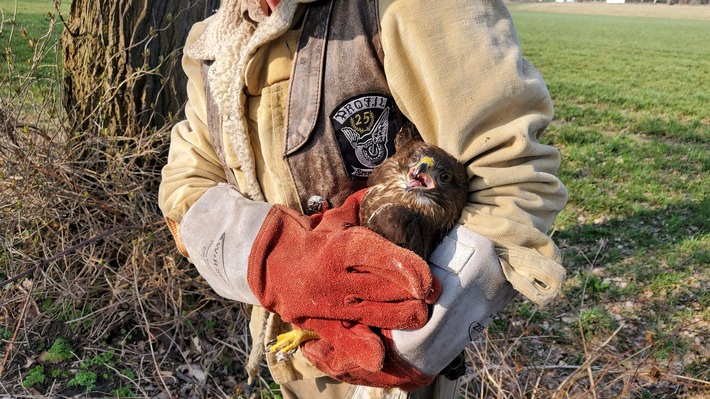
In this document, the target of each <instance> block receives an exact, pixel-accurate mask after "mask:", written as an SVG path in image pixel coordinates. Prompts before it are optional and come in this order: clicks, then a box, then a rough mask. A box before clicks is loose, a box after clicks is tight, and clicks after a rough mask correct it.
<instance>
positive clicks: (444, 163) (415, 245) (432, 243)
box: [360, 123, 468, 259]
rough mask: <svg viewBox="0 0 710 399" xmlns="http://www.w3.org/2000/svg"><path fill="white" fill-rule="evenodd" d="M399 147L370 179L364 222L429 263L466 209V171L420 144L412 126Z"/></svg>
mask: <svg viewBox="0 0 710 399" xmlns="http://www.w3.org/2000/svg"><path fill="white" fill-rule="evenodd" d="M395 149H396V153H395V154H394V155H393V156H392V157H390V158H389V159H387V160H386V161H384V162H383V163H382V164H381V165H379V166H378V167H377V168H375V170H373V172H372V174H371V175H370V178H369V179H368V181H367V185H368V186H369V189H368V190H367V193H366V194H365V197H364V198H363V199H362V203H361V205H360V223H361V224H362V225H363V226H365V227H367V228H369V229H371V230H373V231H375V232H376V233H378V234H380V235H381V236H383V237H385V238H387V239H388V240H390V241H392V242H393V243H395V244H397V245H399V246H402V247H404V248H407V249H409V250H412V251H414V252H415V253H416V254H417V255H419V256H421V257H422V258H424V259H427V258H428V257H429V255H430V254H431V251H432V250H433V249H434V247H436V246H437V245H438V244H439V242H441V240H442V239H443V238H444V235H446V233H447V232H448V231H449V230H451V228H452V227H454V225H455V224H456V221H457V220H458V219H459V217H460V215H461V211H462V210H463V207H464V205H466V200H467V197H468V177H467V174H466V168H465V167H464V166H463V165H462V164H461V163H459V162H458V161H457V160H456V158H454V157H453V156H451V155H450V154H448V153H447V152H445V151H444V150H442V149H441V148H439V147H436V146H434V145H432V144H427V143H425V142H423V141H421V140H420V139H419V134H418V133H417V132H416V130H415V128H414V126H413V125H412V124H411V123H407V124H406V125H405V126H404V127H403V128H402V130H401V131H400V132H399V134H397V136H396V138H395Z"/></svg>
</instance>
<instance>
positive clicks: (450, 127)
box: [380, 0, 567, 304]
mask: <svg viewBox="0 0 710 399" xmlns="http://www.w3.org/2000/svg"><path fill="white" fill-rule="evenodd" d="M380 18H381V29H382V33H381V37H382V47H383V51H384V67H385V72H386V74H387V79H388V82H389V85H390V90H391V91H392V94H393V96H394V99H395V101H396V102H397V104H398V106H399V107H400V108H401V109H402V111H403V112H404V114H405V115H406V116H407V117H408V118H409V119H410V120H411V121H412V122H413V123H414V124H415V125H416V126H417V128H418V129H419V131H420V133H421V135H422V137H423V139H424V140H425V141H427V142H430V143H433V144H435V145H438V146H440V147H442V148H443V149H444V150H446V151H447V152H449V153H451V154H452V155H454V156H455V157H456V158H458V159H459V161H461V162H464V163H465V165H466V167H467V170H468V173H469V176H470V177H471V178H470V181H469V202H468V204H467V206H466V208H465V209H464V212H463V215H462V217H461V223H462V224H463V225H464V226H466V227H467V228H469V229H471V230H473V231H475V232H477V233H479V234H481V235H482V236H484V237H486V238H488V239H490V240H492V241H493V242H494V243H495V245H496V248H497V252H498V254H499V255H500V257H501V262H502V266H503V271H504V272H505V274H506V277H507V278H508V280H509V281H510V282H511V283H512V284H513V286H514V287H515V288H516V289H517V290H518V291H520V292H522V293H523V294H524V295H525V296H527V297H528V298H529V299H531V300H533V301H535V302H537V303H539V304H544V303H546V302H548V301H549V300H550V299H551V298H553V297H554V296H555V294H556V293H557V291H558V290H559V288H560V285H561V283H562V280H563V278H564V270H563V269H562V267H561V266H560V265H559V263H560V261H561V260H560V255H559V251H558V249H557V247H556V246H555V245H554V243H553V242H552V240H551V238H550V237H549V236H548V235H547V231H548V229H549V228H550V227H551V225H552V222H553V220H554V218H555V216H556V215H557V214H558V213H559V212H560V210H561V209H562V208H563V207H564V206H565V204H566V199H567V192H566V189H565V187H564V186H563V184H562V183H561V182H560V180H559V179H558V178H557V176H556V173H557V170H558V168H559V166H560V155H559V152H558V151H557V149H555V148H553V147H551V146H549V145H545V144H541V143H540V141H539V138H540V135H541V134H542V133H543V132H544V130H545V129H546V127H547V125H548V124H549V123H550V120H551V118H552V112H553V110H552V102H551V99H550V95H549V93H548V91H547V88H546V86H545V82H544V81H543V78H542V76H541V75H540V74H539V73H538V71H537V70H536V69H535V68H534V67H533V66H532V65H531V64H529V63H528V62H527V61H526V60H525V59H524V58H523V56H522V53H521V47H520V43H519V41H518V38H517V34H516V32H515V30H514V27H513V22H512V19H511V17H510V14H509V13H508V11H507V9H506V8H505V6H504V5H503V3H502V1H467V0H451V1H445V2H437V3H436V5H433V4H431V3H427V2H421V1H414V0H382V1H380Z"/></svg>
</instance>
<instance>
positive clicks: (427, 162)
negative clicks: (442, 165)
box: [405, 157, 436, 191]
mask: <svg viewBox="0 0 710 399" xmlns="http://www.w3.org/2000/svg"><path fill="white" fill-rule="evenodd" d="M433 168H434V159H433V158H431V157H424V158H422V159H420V160H419V163H417V164H416V165H415V166H414V167H413V168H412V169H410V171H409V176H408V177H409V183H408V184H407V187H406V188H405V191H410V190H413V189H423V190H429V189H432V188H434V187H436V183H435V182H434V178H433V177H432V176H431V174H430V171H431V170H432V169H433Z"/></svg>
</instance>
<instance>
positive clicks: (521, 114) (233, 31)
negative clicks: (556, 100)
mask: <svg viewBox="0 0 710 399" xmlns="http://www.w3.org/2000/svg"><path fill="white" fill-rule="evenodd" d="M308 2H310V1H302V2H299V1H293V0H282V2H281V4H280V5H279V7H278V8H277V9H276V10H275V11H274V13H273V14H272V15H271V16H269V17H264V16H263V15H258V10H249V12H247V11H245V9H244V8H241V6H240V5H234V6H233V7H235V9H232V10H229V9H225V8H223V9H221V10H220V11H219V12H218V14H216V15H215V16H213V17H211V18H209V19H208V20H206V21H204V22H202V23H198V24H196V25H195V26H194V27H193V29H192V31H191V34H190V37H189V38H188V42H187V45H186V51H185V53H186V55H185V57H184V58H183V68H184V70H185V73H186V74H187V76H188V77H189V83H188V97H189V101H188V103H187V105H186V108H185V112H186V119H185V120H184V121H183V122H181V123H179V124H177V125H176V126H175V127H174V128H173V131H172V135H171V146H170V153H169V157H168V162H167V164H166V166H165V167H164V169H163V180H162V183H161V186H160V195H159V200H160V207H161V209H162V211H163V213H164V215H165V216H166V218H168V219H169V220H170V221H171V222H170V223H171V224H172V229H173V230H174V231H177V230H176V228H177V226H178V225H179V223H180V221H181V220H182V217H183V216H184V215H185V213H186V212H187V210H188V209H189V208H190V206H191V205H192V204H193V203H194V202H195V201H196V200H197V199H198V198H199V197H200V196H201V195H202V194H203V193H204V192H205V191H206V190H208V189H209V188H211V187H213V186H215V185H216V184H218V183H220V182H224V181H225V172H224V169H223V165H222V164H221V161H220V157H219V156H218V155H217V153H216V152H215V149H214V148H213V146H212V143H211V140H210V136H209V132H208V128H207V123H208V120H209V118H210V117H214V116H210V115H207V111H206V110H207V106H206V96H205V81H204V77H203V74H202V72H203V63H204V62H209V63H211V66H210V70H209V75H208V77H207V79H209V83H210V88H211V89H212V90H213V96H214V100H215V102H216V103H217V106H218V107H219V111H220V115H221V116H220V118H221V121H220V122H221V125H222V132H223V137H222V139H223V140H222V141H223V143H224V153H225V158H226V164H227V166H228V167H229V168H230V169H231V170H232V171H233V172H234V174H235V176H236V181H237V186H238V188H239V189H240V191H241V192H242V193H243V194H245V195H247V196H248V197H250V198H252V199H254V200H265V201H268V202H271V203H278V204H285V205H288V206H290V207H293V208H295V209H301V205H300V202H299V198H298V194H297V190H296V187H295V183H294V180H293V177H292V175H291V170H290V169H289V166H288V164H287V162H286V161H285V160H284V140H285V137H284V131H285V124H286V109H287V105H288V100H289V98H288V92H289V90H288V89H289V84H290V74H291V70H292V60H293V58H294V51H295V49H296V44H297V42H298V37H299V31H298V26H292V22H293V21H294V20H297V19H298V16H300V15H302V14H301V12H302V10H303V7H299V3H308ZM235 3H238V2H235ZM227 4H229V3H227ZM432 4H433V3H431V2H424V1H415V0H380V1H379V6H378V11H379V22H380V41H381V46H382V51H383V53H384V63H383V68H384V72H385V75H386V76H387V83H388V86H389V91H390V93H391V95H392V97H393V98H394V101H395V102H396V104H397V106H398V107H399V109H400V110H401V111H402V113H403V114H404V115H405V116H406V117H407V118H408V119H410V120H411V121H412V122H414V124H415V125H416V126H417V127H418V128H419V130H420V132H421V134H422V137H423V139H424V140H425V141H427V142H431V143H433V144H436V145H438V146H440V147H442V148H443V149H445V150H446V151H448V152H449V153H451V154H453V155H454V156H456V157H457V158H458V159H459V160H460V161H462V162H464V163H465V165H466V167H467V170H468V172H469V176H471V179H470V182H469V193H470V194H469V203H468V205H467V206H466V208H465V210H464V212H463V214H462V216H461V219H460V222H461V223H462V224H463V225H465V226H466V227H468V228H470V229H472V230H474V231H476V232H478V233H480V234H482V235H484V236H486V237H488V238H490V239H491V240H492V241H494V242H495V244H496V247H497V248H498V253H499V255H500V259H501V265H502V266H503V270H504V273H505V275H506V277H507V278H508V280H509V281H510V282H511V284H513V286H514V287H515V288H516V289H517V290H518V291H520V292H522V293H523V294H524V295H525V296H526V297H528V298H530V299H531V300H533V301H535V302H537V303H539V304H544V303H547V302H548V301H549V300H550V299H551V298H553V297H554V295H555V294H556V293H557V291H558V290H559V288H560V285H561V283H562V281H563V279H564V270H563V269H562V267H561V265H560V262H561V259H560V255H559V251H558V249H557V247H556V246H555V245H554V243H553V242H552V240H551V239H550V237H549V236H548V235H547V231H548V230H549V229H550V227H551V225H552V222H553V220H554V218H555V216H556V215H557V213H558V212H559V211H560V210H561V209H562V208H563V207H564V206H565V203H566V199H567V193H566V190H565V188H564V186H563V185H562V183H561V182H560V180H559V179H558V178H557V177H556V173H557V169H558V168H559V165H560V157H559V153H558V151H557V150H556V149H555V148H553V147H550V146H548V145H544V144H541V143H540V142H539V141H538V140H539V137H540V135H541V134H542V133H543V132H544V130H545V129H546V127H547V125H548V124H549V122H550V120H551V118H552V103H551V100H550V96H549V93H548V91H547V88H546V86H545V83H544V81H543V79H542V77H541V76H540V74H539V73H538V72H537V70H536V69H535V68H534V67H533V66H532V65H530V64H529V63H528V62H527V61H526V60H525V59H524V58H523V57H522V54H521V48H520V44H519V42H518V39H517V36H516V33H515V30H514V27H513V24H512V20H511V17H510V15H509V13H508V11H507V10H506V8H505V6H504V5H503V3H502V2H501V1H468V0H450V1H445V2H436V5H435V6H432ZM237 14H238V15H240V16H241V18H234V15H237ZM294 16H296V17H294ZM256 21H259V22H258V23H257V22H256ZM325 90H327V88H325ZM251 328H252V334H253V337H254V340H255V347H256V348H257V350H256V351H255V352H254V354H253V356H252V358H251V359H250V366H251V368H252V369H255V368H256V365H257V364H258V361H259V359H260V357H261V354H262V353H261V350H260V349H258V348H260V347H263V343H265V342H267V341H268V340H270V339H272V338H274V337H275V336H276V334H278V333H281V332H282V331H283V329H288V328H289V327H288V326H285V325H283V323H281V322H280V320H278V316H275V315H265V312H264V311H263V309H258V308H257V309H255V314H254V317H253V318H252V322H251ZM269 364H270V368H271V372H272V376H273V377H274V379H275V380H276V381H277V382H285V381H289V380H294V379H300V378H310V377H315V376H319V375H322V374H321V373H320V372H319V371H318V370H316V369H314V368H313V367H312V366H310V364H309V363H308V362H307V361H306V360H305V359H304V358H302V357H299V356H298V355H297V356H294V358H293V359H292V360H291V361H289V362H284V363H279V364H276V363H275V362H273V359H269Z"/></svg>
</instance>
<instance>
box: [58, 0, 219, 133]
mask: <svg viewBox="0 0 710 399" xmlns="http://www.w3.org/2000/svg"><path fill="white" fill-rule="evenodd" d="M218 3H219V1H218V0H73V2H72V5H71V10H70V14H69V18H68V20H67V23H66V25H65V29H64V32H63V34H62V48H63V61H64V81H63V97H62V102H63V105H64V108H65V110H66V111H67V114H68V116H69V120H70V121H71V122H72V125H73V126H72V131H75V132H76V131H81V132H87V131H88V132H101V133H102V134H106V133H108V134H110V135H113V134H117V135H119V136H124V135H125V136H128V137H132V136H134V135H135V134H136V133H137V132H138V131H140V130H141V129H146V128H148V129H150V128H160V127H162V126H163V125H164V124H165V123H167V122H168V121H169V119H170V118H171V117H172V116H175V115H177V114H178V113H179V112H180V110H181V107H182V105H183V103H184V101H185V99H186V89H185V86H186V78H185V77H184V74H183V73H182V69H181V68H179V65H180V63H179V62H180V57H181V54H182V51H181V50H182V47H183V45H184V42H185V39H186V37H187V34H188V31H189V29H190V27H191V26H192V24H193V23H195V22H197V21H199V20H202V19H204V18H205V17H207V16H209V15H210V14H211V13H212V12H214V10H216V8H217V7H218Z"/></svg>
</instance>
